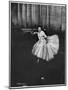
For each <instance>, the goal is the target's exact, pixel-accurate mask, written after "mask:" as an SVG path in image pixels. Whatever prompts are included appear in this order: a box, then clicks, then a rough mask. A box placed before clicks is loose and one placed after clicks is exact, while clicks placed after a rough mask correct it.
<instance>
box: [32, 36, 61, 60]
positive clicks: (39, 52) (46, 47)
mask: <svg viewBox="0 0 68 90" xmlns="http://www.w3.org/2000/svg"><path fill="white" fill-rule="evenodd" d="M58 50H59V38H58V36H57V35H52V36H48V37H47V40H45V39H42V40H38V41H37V42H36V43H35V44H34V46H33V49H32V53H33V55H35V56H37V57H38V58H41V59H42V60H46V61H49V60H51V59H53V58H54V55H56V54H57V53H58Z"/></svg>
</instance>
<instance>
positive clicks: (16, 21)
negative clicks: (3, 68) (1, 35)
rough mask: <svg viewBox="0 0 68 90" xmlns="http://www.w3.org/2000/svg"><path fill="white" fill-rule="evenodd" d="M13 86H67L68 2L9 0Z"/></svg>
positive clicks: (10, 71) (11, 84)
mask: <svg viewBox="0 0 68 90" xmlns="http://www.w3.org/2000/svg"><path fill="white" fill-rule="evenodd" d="M9 19H10V20H9V38H10V39H9V45H10V46H9V50H10V55H9V57H10V60H9V61H10V63H9V67H10V70H9V74H10V77H9V78H10V79H9V80H10V81H9V86H10V88H19V87H21V88H31V87H43V86H44V87H46V86H60V85H62V86H64V85H66V4H56V3H43V2H42V3H40V2H38V3H37V2H36V3H34V2H25V1H9Z"/></svg>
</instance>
